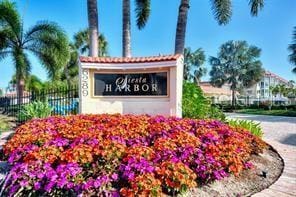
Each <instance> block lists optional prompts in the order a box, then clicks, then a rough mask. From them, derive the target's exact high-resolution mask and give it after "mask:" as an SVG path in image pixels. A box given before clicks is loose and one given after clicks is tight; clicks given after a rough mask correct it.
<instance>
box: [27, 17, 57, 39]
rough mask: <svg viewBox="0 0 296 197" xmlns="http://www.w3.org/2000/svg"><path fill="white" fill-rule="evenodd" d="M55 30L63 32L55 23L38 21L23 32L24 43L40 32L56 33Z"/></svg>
mask: <svg viewBox="0 0 296 197" xmlns="http://www.w3.org/2000/svg"><path fill="white" fill-rule="evenodd" d="M57 31H60V32H63V30H62V29H61V28H60V27H59V26H58V25H57V24H56V23H53V22H48V21H39V22H37V24H36V25H34V26H33V27H31V28H30V29H29V30H28V31H27V32H26V33H25V34H24V43H27V42H30V41H32V40H34V39H35V38H36V37H38V36H39V35H40V34H43V33H45V32H46V33H48V34H56V32H57Z"/></svg>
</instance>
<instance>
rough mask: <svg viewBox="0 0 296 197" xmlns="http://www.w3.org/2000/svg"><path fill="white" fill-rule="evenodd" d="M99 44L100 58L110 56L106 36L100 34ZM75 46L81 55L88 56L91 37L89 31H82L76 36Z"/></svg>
mask: <svg viewBox="0 0 296 197" xmlns="http://www.w3.org/2000/svg"><path fill="white" fill-rule="evenodd" d="M98 42H99V45H98V47H99V52H100V53H99V56H107V55H108V42H107V40H106V38H105V36H104V34H100V35H99V37H98ZM74 45H75V47H76V48H77V50H79V52H80V54H86V53H88V51H89V35H88V30H87V29H85V30H81V31H79V32H77V33H76V34H75V35H74Z"/></svg>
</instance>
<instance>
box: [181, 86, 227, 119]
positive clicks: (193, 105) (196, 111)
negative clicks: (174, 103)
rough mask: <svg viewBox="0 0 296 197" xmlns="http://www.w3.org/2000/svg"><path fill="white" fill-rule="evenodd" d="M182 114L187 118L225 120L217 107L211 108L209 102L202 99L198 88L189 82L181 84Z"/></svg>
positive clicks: (202, 96) (201, 93)
mask: <svg viewBox="0 0 296 197" xmlns="http://www.w3.org/2000/svg"><path fill="white" fill-rule="evenodd" d="M182 113H183V114H182V115H183V117H187V118H211V119H218V120H225V115H224V114H223V113H222V112H221V110H219V109H218V108H217V107H214V106H211V101H210V100H208V99H207V98H205V97H204V95H203V92H202V90H201V89H200V87H198V86H196V84H194V83H189V82H184V84H183V98H182Z"/></svg>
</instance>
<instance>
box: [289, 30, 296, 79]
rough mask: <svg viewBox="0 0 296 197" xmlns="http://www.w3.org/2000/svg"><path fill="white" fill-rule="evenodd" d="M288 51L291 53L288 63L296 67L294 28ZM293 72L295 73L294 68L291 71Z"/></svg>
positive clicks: (295, 33)
mask: <svg viewBox="0 0 296 197" xmlns="http://www.w3.org/2000/svg"><path fill="white" fill-rule="evenodd" d="M288 50H289V51H290V52H291V53H290V55H289V61H290V62H291V63H292V64H293V65H294V66H296V27H294V31H293V37H292V43H291V44H290V45H289V47H288ZM295 71H296V67H295V68H294V69H293V72H295ZM295 73H296V72H295Z"/></svg>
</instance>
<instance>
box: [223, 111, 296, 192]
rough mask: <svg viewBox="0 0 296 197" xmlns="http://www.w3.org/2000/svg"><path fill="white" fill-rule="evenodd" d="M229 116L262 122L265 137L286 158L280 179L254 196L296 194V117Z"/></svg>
mask: <svg viewBox="0 0 296 197" xmlns="http://www.w3.org/2000/svg"><path fill="white" fill-rule="evenodd" d="M228 117H230V118H239V119H248V120H254V121H257V122H260V123H261V126H262V128H263V130H264V133H265V135H264V137H263V139H264V140H265V141H266V142H267V143H269V144H270V145H271V146H273V147H274V148H275V149H276V150H277V151H278V153H279V154H280V155H281V157H282V158H283V160H284V165H285V166H284V171H283V174H282V175H281V176H280V177H279V179H278V180H277V181H276V182H275V183H274V184H272V185H271V186H270V187H269V188H267V189H265V190H263V191H261V192H259V193H257V194H254V195H253V197H267V196H268V197H269V196H270V197H291V196H296V117H276V116H260V115H245V114H228Z"/></svg>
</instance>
